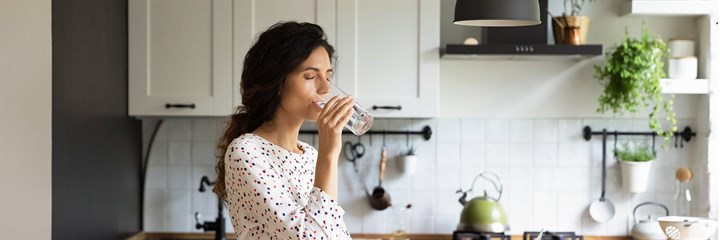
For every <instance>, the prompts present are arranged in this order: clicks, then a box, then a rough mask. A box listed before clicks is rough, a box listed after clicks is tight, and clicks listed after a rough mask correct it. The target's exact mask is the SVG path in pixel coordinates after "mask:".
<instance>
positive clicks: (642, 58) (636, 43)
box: [595, 23, 677, 148]
mask: <svg viewBox="0 0 720 240" xmlns="http://www.w3.org/2000/svg"><path fill="white" fill-rule="evenodd" d="M666 55H667V46H666V44H665V41H663V40H662V39H661V38H660V37H653V36H651V35H650V32H649V30H648V29H647V28H646V27H645V24H644V23H643V26H642V36H641V37H640V38H631V37H629V36H628V31H627V28H626V29H625V37H624V38H623V40H622V41H621V42H620V43H619V44H617V45H615V46H613V48H611V49H610V50H608V51H607V52H606V53H605V65H604V66H600V65H595V78H597V79H598V80H599V81H600V85H602V87H603V88H604V89H603V92H602V94H601V95H600V97H599V98H598V103H599V106H598V109H597V111H598V112H600V113H605V112H607V111H612V112H613V114H622V113H623V112H626V111H627V112H630V113H631V114H635V113H637V112H638V111H640V110H642V109H645V108H646V107H647V106H651V111H650V113H649V123H648V124H649V127H650V129H651V130H653V131H655V132H656V133H657V134H658V135H659V136H664V137H665V144H663V148H665V147H667V143H668V142H669V141H670V137H672V136H673V132H674V131H676V130H677V122H676V120H675V113H674V112H673V98H674V96H673V95H672V94H668V97H667V99H665V97H664V96H663V93H662V86H661V85H660V79H661V78H664V77H665V71H664V64H663V58H664V57H665V56H666ZM661 110H662V111H665V114H666V116H665V119H666V120H667V121H668V123H669V125H670V130H669V131H664V130H663V129H664V128H663V124H662V123H661V121H660V116H659V115H660V112H661Z"/></svg>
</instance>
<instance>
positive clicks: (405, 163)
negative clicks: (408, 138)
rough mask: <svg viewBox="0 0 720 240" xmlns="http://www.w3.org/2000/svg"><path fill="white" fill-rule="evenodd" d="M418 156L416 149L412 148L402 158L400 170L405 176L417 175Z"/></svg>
mask: <svg viewBox="0 0 720 240" xmlns="http://www.w3.org/2000/svg"><path fill="white" fill-rule="evenodd" d="M417 161H418V156H417V155H415V147H412V146H411V147H410V148H409V149H408V151H407V153H405V155H403V156H401V157H400V169H402V172H403V173H405V174H415V169H416V168H417Z"/></svg>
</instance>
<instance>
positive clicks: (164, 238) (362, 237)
mask: <svg viewBox="0 0 720 240" xmlns="http://www.w3.org/2000/svg"><path fill="white" fill-rule="evenodd" d="M214 237H215V235H214V234H213V233H175V232H139V233H137V234H135V235H133V236H132V237H130V238H128V239H127V240H170V239H176V240H180V239H195V240H200V239H207V240H212V239H213V238H214ZM225 237H226V238H227V239H228V240H234V239H235V234H232V233H231V234H226V236H225ZM352 237H353V240H370V239H372V240H381V239H390V234H352ZM408 238H409V239H411V240H451V239H452V234H409V235H408ZM583 238H584V239H585V240H628V239H632V238H631V237H602V236H584V237H583ZM512 239H522V236H521V235H513V236H512Z"/></svg>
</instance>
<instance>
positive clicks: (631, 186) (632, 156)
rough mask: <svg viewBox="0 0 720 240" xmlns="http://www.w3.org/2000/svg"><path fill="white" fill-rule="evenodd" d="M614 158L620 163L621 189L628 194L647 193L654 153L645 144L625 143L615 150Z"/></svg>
mask: <svg viewBox="0 0 720 240" xmlns="http://www.w3.org/2000/svg"><path fill="white" fill-rule="evenodd" d="M615 156H617V159H618V160H619V161H620V172H621V174H622V184H623V188H624V189H625V190H627V191H629V192H645V191H647V184H648V177H649V176H650V167H651V166H652V160H654V159H655V157H656V153H655V151H654V150H652V149H651V148H650V147H649V146H648V144H647V143H625V144H623V145H622V147H621V148H620V149H615Z"/></svg>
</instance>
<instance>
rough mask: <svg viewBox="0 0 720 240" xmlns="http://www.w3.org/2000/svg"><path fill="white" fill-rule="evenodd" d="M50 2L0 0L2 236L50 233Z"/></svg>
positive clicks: (35, 236)
mask: <svg viewBox="0 0 720 240" xmlns="http://www.w3.org/2000/svg"><path fill="white" fill-rule="evenodd" d="M50 6H51V1H50V0H38V1H17V0H1V1H0V239H50V237H51V217H50V216H51V214H52V212H51V207H52V206H51V185H52V184H51V176H52V174H51V165H52V161H51V155H50V154H51V149H52V145H51V144H52V142H51V139H52V131H51V121H50V117H51V113H52V109H51V106H52V105H51V97H52V95H51V94H52V93H51V88H50V87H51V84H52V78H51V71H52V65H51V60H52V52H51V49H52V48H51V39H50V37H51V35H50V33H51V29H50V27H51V26H50V23H51V19H50V16H51V15H50Z"/></svg>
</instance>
